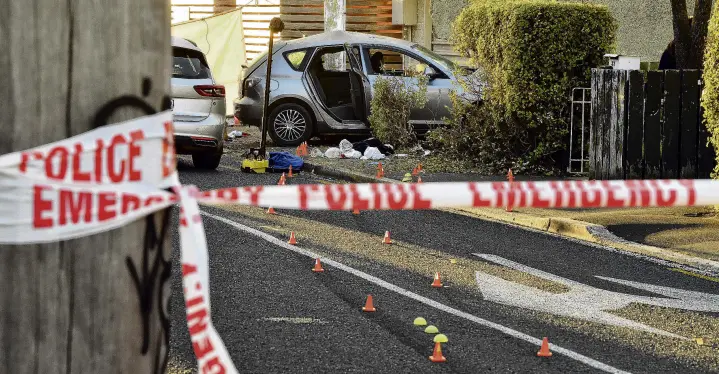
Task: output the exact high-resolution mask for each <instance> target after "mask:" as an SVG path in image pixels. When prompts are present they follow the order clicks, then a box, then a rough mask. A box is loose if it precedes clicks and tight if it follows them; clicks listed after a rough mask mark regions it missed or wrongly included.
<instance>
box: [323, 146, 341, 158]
mask: <svg viewBox="0 0 719 374" xmlns="http://www.w3.org/2000/svg"><path fill="white" fill-rule="evenodd" d="M340 154H342V152H340V149H339V148H335V147H331V148H328V149H327V150H326V151H325V157H327V158H340Z"/></svg>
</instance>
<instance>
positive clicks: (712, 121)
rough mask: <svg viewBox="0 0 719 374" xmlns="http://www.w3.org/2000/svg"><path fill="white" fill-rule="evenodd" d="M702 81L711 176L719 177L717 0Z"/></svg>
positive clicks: (718, 15) (710, 28) (708, 38)
mask: <svg viewBox="0 0 719 374" xmlns="http://www.w3.org/2000/svg"><path fill="white" fill-rule="evenodd" d="M704 81H705V86H704V93H703V95H702V106H703V107H704V113H705V117H706V124H707V129H708V130H709V133H710V134H711V136H710V138H709V142H710V143H711V144H712V145H714V150H715V153H716V155H717V166H716V168H715V169H714V175H713V176H714V178H717V179H719V2H718V3H716V4H715V5H714V14H713V15H712V19H711V22H710V23H709V34H708V35H707V46H706V56H705V57H704Z"/></svg>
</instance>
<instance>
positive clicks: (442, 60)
mask: <svg viewBox="0 0 719 374" xmlns="http://www.w3.org/2000/svg"><path fill="white" fill-rule="evenodd" d="M412 48H414V49H416V50H419V51H420V52H422V53H423V54H424V55H426V56H427V57H429V58H431V59H433V60H434V61H435V62H437V63H438V64H440V65H442V66H443V67H444V68H445V69H447V70H450V71H452V70H455V69H456V68H457V67H458V65H457V63H455V62H454V61H452V60H450V59H448V58H446V57H444V56H442V55H440V54H438V53H437V52H434V51H432V50H430V49H428V48H426V47H424V46H421V45H419V44H415V45H413V46H412Z"/></svg>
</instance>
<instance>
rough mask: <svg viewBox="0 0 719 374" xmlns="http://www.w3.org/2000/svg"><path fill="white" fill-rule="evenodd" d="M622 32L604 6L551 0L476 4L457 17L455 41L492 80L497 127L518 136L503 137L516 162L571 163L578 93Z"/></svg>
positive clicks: (487, 1)
mask: <svg viewBox="0 0 719 374" xmlns="http://www.w3.org/2000/svg"><path fill="white" fill-rule="evenodd" d="M616 30H617V23H616V21H615V20H614V18H613V17H612V15H611V13H610V12H609V10H608V9H607V8H606V7H605V6H602V5H592V4H585V3H572V2H561V3H560V2H555V1H549V0H524V1H521V0H505V1H500V2H493V1H491V0H484V1H475V2H474V3H473V4H471V5H470V6H468V7H467V8H465V9H464V10H463V11H462V13H461V14H460V15H459V17H458V18H457V19H456V21H455V23H454V25H453V38H452V39H453V41H454V43H455V45H456V48H457V49H458V51H459V52H461V53H462V54H464V55H465V56H468V57H470V58H471V61H472V62H473V64H475V65H476V66H478V67H480V68H481V69H482V70H483V71H484V73H485V74H486V76H487V77H488V80H489V84H490V89H489V92H488V97H489V98H490V99H491V100H493V101H494V102H495V103H494V104H497V105H492V106H491V107H492V108H497V109H495V111H497V113H494V114H493V117H494V118H495V121H498V124H497V126H498V127H500V128H502V129H503V130H502V131H503V132H504V133H507V134H518V136H514V138H512V139H501V140H502V141H511V142H513V143H514V144H512V147H511V148H512V149H513V153H515V154H514V155H513V157H515V158H516V159H517V163H521V164H523V165H537V166H547V167H556V166H559V165H560V162H561V161H564V160H560V159H559V156H560V155H561V156H562V158H565V157H566V154H561V152H559V151H563V150H565V149H566V148H567V144H568V137H567V132H568V123H569V117H570V116H569V109H570V105H569V97H570V92H571V89H572V88H574V87H589V84H590V77H591V68H593V67H598V66H600V65H601V64H602V62H603V55H604V54H605V53H606V52H608V51H610V50H611V49H612V48H613V45H614V41H615V35H616ZM510 138H511V137H510Z"/></svg>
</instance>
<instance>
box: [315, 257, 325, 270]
mask: <svg viewBox="0 0 719 374" xmlns="http://www.w3.org/2000/svg"><path fill="white" fill-rule="evenodd" d="M312 271H313V272H315V273H322V272H324V271H325V269H323V268H322V263H321V262H320V259H319V258H316V259H315V267H313V268H312Z"/></svg>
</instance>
